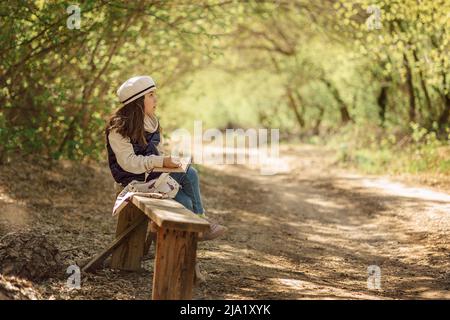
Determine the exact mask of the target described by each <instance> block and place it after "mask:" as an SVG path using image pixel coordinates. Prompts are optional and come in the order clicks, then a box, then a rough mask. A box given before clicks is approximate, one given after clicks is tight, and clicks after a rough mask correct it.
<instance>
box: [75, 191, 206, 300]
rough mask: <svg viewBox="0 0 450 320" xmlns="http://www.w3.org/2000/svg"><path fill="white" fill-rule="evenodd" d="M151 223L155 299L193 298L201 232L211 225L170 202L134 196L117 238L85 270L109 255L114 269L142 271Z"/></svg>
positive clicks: (123, 214)
mask: <svg viewBox="0 0 450 320" xmlns="http://www.w3.org/2000/svg"><path fill="white" fill-rule="evenodd" d="M150 221H153V223H154V224H153V225H156V233H157V238H156V254H155V262H154V271H153V290H152V299H154V300H166V299H192V288H193V285H194V274H195V270H194V269H195V263H196V256H197V238H198V233H199V232H205V231H207V230H208V228H209V223H208V221H206V220H205V219H202V218H199V217H198V216H196V215H195V214H194V213H193V212H191V211H189V210H187V209H186V208H185V207H184V206H183V205H181V204H179V203H178V202H176V201H174V200H171V199H153V198H147V197H142V196H134V197H133V198H132V201H131V202H130V203H128V204H127V205H126V206H125V207H124V208H123V209H122V211H121V212H120V214H119V217H118V221H117V228H116V239H115V240H114V241H113V242H112V243H111V244H110V245H109V246H108V247H107V248H106V249H105V250H103V251H102V252H100V253H99V254H98V255H97V256H96V257H95V258H94V259H92V260H91V261H90V262H89V263H88V264H87V265H85V266H84V268H83V271H85V272H89V271H90V270H93V269H95V267H96V266H98V265H99V264H100V263H102V262H103V261H104V260H105V259H106V258H107V257H108V256H109V255H110V254H112V258H111V268H114V269H120V270H129V271H137V270H139V269H140V268H141V261H142V257H143V255H144V251H145V243H146V235H147V229H148V224H149V222H150Z"/></svg>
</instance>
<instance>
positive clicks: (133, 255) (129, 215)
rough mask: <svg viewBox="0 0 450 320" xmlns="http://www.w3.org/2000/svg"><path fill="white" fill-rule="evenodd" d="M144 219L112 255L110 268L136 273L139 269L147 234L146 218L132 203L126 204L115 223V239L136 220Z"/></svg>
mask: <svg viewBox="0 0 450 320" xmlns="http://www.w3.org/2000/svg"><path fill="white" fill-rule="evenodd" d="M142 216H144V217H145V219H143V220H142V222H141V223H140V224H139V225H138V226H137V227H136V228H135V229H134V231H133V232H132V234H130V235H129V236H128V239H127V240H125V241H124V243H123V244H121V245H120V246H119V247H118V248H116V249H115V250H114V252H113V254H112V259H111V268H113V269H121V270H129V271H137V270H139V269H140V268H141V260H142V256H143V254H144V245H145V237H146V234H147V224H148V218H147V217H146V216H145V214H144V213H143V212H142V211H141V210H140V209H139V208H137V207H136V206H135V205H134V204H133V203H131V202H130V203H129V204H127V206H126V207H125V208H123V209H122V211H121V212H120V213H119V218H118V221H117V229H116V237H117V236H119V235H120V234H121V233H122V232H123V231H124V230H126V229H127V228H128V227H130V226H131V225H133V223H135V222H136V220H137V219H142Z"/></svg>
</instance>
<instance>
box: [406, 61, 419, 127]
mask: <svg viewBox="0 0 450 320" xmlns="http://www.w3.org/2000/svg"><path fill="white" fill-rule="evenodd" d="M403 63H404V64H405V68H406V88H407V90H408V96H409V112H408V114H409V121H413V122H414V121H416V99H415V95H414V84H413V78H412V71H411V66H410V64H409V60H408V58H407V57H406V54H405V53H404V54H403Z"/></svg>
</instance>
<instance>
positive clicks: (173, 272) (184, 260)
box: [152, 228, 197, 300]
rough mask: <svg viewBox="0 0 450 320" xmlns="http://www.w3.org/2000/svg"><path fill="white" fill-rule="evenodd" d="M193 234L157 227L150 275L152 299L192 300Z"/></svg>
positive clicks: (195, 235)
mask: <svg viewBox="0 0 450 320" xmlns="http://www.w3.org/2000/svg"><path fill="white" fill-rule="evenodd" d="M196 252H197V232H190V231H182V230H175V229H168V228H159V230H158V237H157V241H156V257H155V267H154V274H153V294H152V299H153V300H189V299H192V287H193V285H194V273H195V259H196Z"/></svg>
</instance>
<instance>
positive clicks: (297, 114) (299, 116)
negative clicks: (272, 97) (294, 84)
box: [286, 88, 305, 128]
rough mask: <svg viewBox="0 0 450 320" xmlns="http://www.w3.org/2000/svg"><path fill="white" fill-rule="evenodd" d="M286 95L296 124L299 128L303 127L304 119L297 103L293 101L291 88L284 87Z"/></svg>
mask: <svg viewBox="0 0 450 320" xmlns="http://www.w3.org/2000/svg"><path fill="white" fill-rule="evenodd" d="M286 96H287V98H288V100H289V101H288V105H289V107H290V108H291V109H292V111H293V112H294V115H295V118H296V119H297V122H298V124H299V125H300V128H304V127H305V119H304V118H303V115H302V114H301V113H300V111H299V108H298V103H297V101H295V98H294V95H293V94H292V90H291V88H286Z"/></svg>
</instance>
